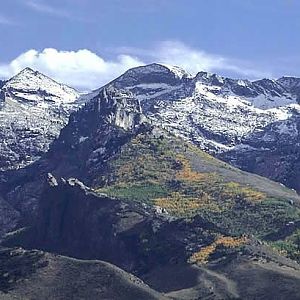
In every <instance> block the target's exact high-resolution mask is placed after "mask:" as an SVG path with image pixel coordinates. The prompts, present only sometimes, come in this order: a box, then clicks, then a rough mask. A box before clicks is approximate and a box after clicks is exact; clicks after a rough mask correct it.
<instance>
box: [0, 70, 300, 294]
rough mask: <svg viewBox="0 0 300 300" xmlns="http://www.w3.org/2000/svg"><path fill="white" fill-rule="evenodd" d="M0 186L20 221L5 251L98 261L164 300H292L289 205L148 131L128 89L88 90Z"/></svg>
mask: <svg viewBox="0 0 300 300" xmlns="http://www.w3.org/2000/svg"><path fill="white" fill-rule="evenodd" d="M168 72H169V71H167V74H168ZM172 76H173V77H172V78H173V79H174V81H175V83H174V84H177V80H178V78H177V77H176V76H177V75H172ZM149 80H150V79H149ZM187 80H189V79H188V78H187ZM172 84H173V83H172ZM184 92H188V91H184ZM144 109H145V108H144ZM149 109H150V108H149ZM155 125H157V126H155ZM49 173H52V174H53V175H54V176H53V175H51V174H49ZM61 177H64V178H65V179H64V178H62V179H59V178H61ZM70 177H76V178H79V179H80V180H81V181H83V182H84V183H85V184H86V185H87V186H88V187H87V186H85V185H84V184H83V183H81V182H80V181H79V180H77V179H74V178H73V179H67V178H70ZM0 183H1V184H0V193H1V194H2V195H3V197H4V200H5V201H6V202H7V203H9V204H10V205H11V206H12V207H13V208H14V209H15V210H17V211H18V212H19V213H20V215H21V216H20V218H19V219H18V221H19V223H18V225H17V227H16V228H15V229H17V231H15V232H11V233H9V234H8V235H7V236H6V239H5V241H4V245H6V246H9V247H12V246H22V247H25V248H26V249H32V248H34V249H42V250H46V251H50V252H52V253H58V254H63V255H68V256H72V257H76V258H80V259H99V260H106V261H108V262H110V263H112V264H115V265H117V266H118V267H120V268H122V269H124V270H125V271H127V272H130V273H133V274H134V275H136V276H138V277H139V278H142V279H143V280H144V281H145V282H146V283H148V284H149V285H150V286H151V287H152V288H153V289H155V290H157V291H159V292H165V293H168V296H170V297H173V298H175V299H185V298H184V297H186V299H194V298H196V299H197V298H201V299H202V298H203V299H205V298H206V299H224V298H225V299H226V298H229V299H230V298H245V299H247V297H248V298H250V299H251V298H257V297H263V298H264V299H273V298H274V295H276V296H278V297H279V298H281V299H285V298H286V297H289V298H295V299H297V297H299V292H298V288H297V286H298V284H299V264H298V263H297V262H295V261H299V251H298V247H299V245H298V241H299V226H300V221H299V220H300V208H299V196H298V195H297V194H296V193H295V192H294V191H292V190H290V189H288V188H286V187H284V186H282V185H280V184H278V183H275V182H272V181H270V180H268V179H265V178H262V177H259V176H257V175H254V174H250V173H246V172H243V171H240V170H238V169H236V168H234V167H232V166H230V165H228V164H226V163H224V162H222V161H219V160H218V159H215V158H213V157H212V156H210V155H208V154H207V153H205V152H203V151H202V150H200V149H199V148H197V147H196V146H195V145H193V144H192V143H190V142H189V141H186V140H184V139H182V137H177V136H175V135H174V134H171V133H170V132H169V130H165V129H163V128H161V127H160V124H159V123H157V124H153V119H151V118H150V120H149V119H148V118H147V117H146V116H145V115H144V114H143V102H142V101H141V99H139V97H136V96H135V95H134V94H133V93H132V92H130V91H128V90H120V89H117V88H116V87H113V86H107V87H105V88H103V89H102V90H100V91H99V93H98V95H97V96H96V97H94V98H93V99H92V100H90V101H89V102H88V103H87V104H86V105H85V106H84V107H82V108H81V109H80V110H79V111H77V112H75V113H74V114H72V115H71V117H70V120H69V123H68V125H67V126H66V127H64V128H63V129H62V131H61V133H60V136H59V137H58V139H57V140H56V141H55V142H54V143H53V144H52V145H51V147H50V149H49V151H48V152H47V153H46V154H45V155H43V157H42V158H41V159H40V160H39V161H37V162H35V163H33V164H31V165H30V166H27V167H26V168H24V169H21V170H13V171H9V172H4V173H2V177H1V182H0ZM21 227H22V228H21ZM287 257H288V258H287ZM289 258H292V259H293V261H292V260H290V259H289ZM166 274H169V275H168V276H167V275H166ZM173 274H180V276H179V277H177V276H173ZM256 278H260V279H261V281H258V280H256ZM270 278H271V279H272V280H273V281H270Z"/></svg>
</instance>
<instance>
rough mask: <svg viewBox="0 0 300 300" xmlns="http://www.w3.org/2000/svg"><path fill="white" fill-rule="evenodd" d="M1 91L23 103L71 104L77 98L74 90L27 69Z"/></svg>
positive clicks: (10, 80) (77, 94) (77, 95)
mask: <svg viewBox="0 0 300 300" xmlns="http://www.w3.org/2000/svg"><path fill="white" fill-rule="evenodd" d="M3 90H4V91H5V92H6V95H7V96H8V97H10V98H14V99H22V100H23V101H24V100H28V101H43V100H46V101H52V102H56V103H72V102H74V101H75V100H76V99H77V98H78V97H79V93H78V92H77V91H76V90H75V89H73V88H70V87H68V86H66V85H64V84H61V83H58V82H56V81H55V80H53V79H51V78H49V77H48V76H46V75H44V74H42V73H40V72H38V71H35V70H32V69H31V68H29V67H27V68H25V69H23V70H22V71H21V72H19V73H18V74H17V75H15V76H14V77H12V78H11V79H9V80H8V81H7V82H6V83H5V85H4V86H3Z"/></svg>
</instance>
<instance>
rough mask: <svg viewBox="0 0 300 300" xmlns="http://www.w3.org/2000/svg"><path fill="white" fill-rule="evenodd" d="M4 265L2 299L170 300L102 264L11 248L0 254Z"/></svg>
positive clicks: (0, 270)
mask: <svg viewBox="0 0 300 300" xmlns="http://www.w3.org/2000/svg"><path fill="white" fill-rule="evenodd" d="M0 265H1V268H0V299H22V300H30V299H45V300H46V299H49V300H50V299H57V300H65V299H99V300H100V299H101V300H104V299H107V300H111V299H120V300H132V299H141V300H142V299H145V300H146V299H147V300H150V299H153V300H154V299H167V298H166V297H164V296H163V295H161V294H159V293H158V292H155V291H154V290H151V289H150V288H149V287H148V286H147V285H145V284H144V283H143V282H142V281H141V280H140V279H138V278H136V277H135V276H133V275H131V274H129V273H126V272H125V271H123V270H121V269H119V268H117V267H116V266H113V265H111V264H109V263H106V262H102V261H95V260H92V261H84V260H78V259H73V258H68V257H64V256H59V255H53V254H50V253H45V252H41V251H35V250H33V251H26V250H22V249H16V248H11V249H9V248H8V249H1V250H0ZM1 292H2V293H1Z"/></svg>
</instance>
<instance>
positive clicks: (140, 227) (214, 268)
mask: <svg viewBox="0 0 300 300" xmlns="http://www.w3.org/2000/svg"><path fill="white" fill-rule="evenodd" d="M257 215H259V212H258V214H257ZM251 224H252V225H250V227H253V228H254V225H253V222H252V223H251ZM235 226H236V227H235ZM239 226H240V224H236V225H233V226H232V227H231V229H228V228H227V227H224V226H223V224H222V223H221V222H219V221H218V222H215V221H214V220H213V219H208V218H207V217H206V216H203V215H201V214H199V215H196V216H194V217H188V218H187V217H184V218H183V217H180V218H173V217H172V216H171V215H169V214H166V212H165V213H161V210H160V209H158V208H153V207H152V206H151V205H145V204H144V203H140V202H136V201H130V200H129V199H127V200H123V201H122V200H118V199H116V198H111V197H108V196H107V195H105V194H99V195H97V194H95V192H93V191H92V190H90V189H89V188H87V187H85V186H84V185H83V184H82V183H80V182H79V181H77V180H75V179H70V180H68V181H64V180H62V181H57V180H56V179H55V178H54V177H51V176H50V177H49V186H48V187H46V189H45V191H44V193H43V195H42V197H41V204H40V208H39V212H38V215H37V219H36V221H35V222H34V224H33V225H32V226H31V227H29V228H27V229H26V228H24V229H22V230H19V231H17V232H14V233H11V234H10V235H9V236H8V239H7V240H6V242H5V243H6V245H10V246H12V245H18V246H20V245H21V246H23V247H25V248H38V249H44V250H48V251H51V252H54V253H61V254H64V255H70V256H73V257H77V258H83V259H89V260H90V259H96V258H97V259H104V260H106V261H109V262H111V263H114V264H116V265H118V266H119V267H122V268H123V269H125V270H127V271H130V272H132V273H134V274H135V275H137V276H139V277H140V278H142V279H143V280H144V281H145V282H146V283H147V284H148V285H150V286H151V287H152V288H153V289H155V290H157V291H159V292H161V293H166V296H168V297H170V298H171V299H195V298H196V299H197V298H200V299H239V298H242V299H255V298H259V297H262V298H264V299H274V297H275V296H276V297H277V299H287V298H288V299H297V298H298V297H299V289H298V288H297V287H298V285H299V280H300V269H299V264H297V263H296V262H294V261H291V260H289V259H286V258H284V257H283V256H282V255H280V254H279V252H277V251H276V250H273V249H272V248H271V247H270V246H269V245H268V243H267V242H260V241H258V240H257V239H256V238H255V237H253V236H252V235H245V234H241V232H240V231H239V230H237V231H238V232H237V233H233V232H232V228H235V229H237V227H239ZM258 226H260V225H258ZM268 226H269V227H268ZM277 226H278V224H277ZM263 227H265V229H264V230H267V231H270V230H272V229H271V226H270V225H268V224H263ZM255 229H256V228H255ZM243 230H245V231H246V230H247V228H245V227H244V228H243ZM249 232H250V230H249ZM94 263H95V261H89V263H88V265H89V266H90V268H92V270H94V268H96V271H95V272H96V273H95V276H96V275H98V276H101V270H98V269H97V266H93V267H92V265H93V264H94ZM23 264H25V265H26V266H28V265H29V269H30V263H27V262H26V260H25V262H24V260H23V258H21V259H20V261H18V262H17V265H21V266H22V265H23ZM9 268H10V267H9ZM81 268H83V271H81ZM65 269H66V270H67V273H64V272H63V270H65ZM78 269H79V270H80V274H82V272H83V274H84V275H83V278H85V277H86V275H85V270H86V269H85V268H84V265H82V264H80V265H79V266H78ZM89 270H90V269H89ZM98 273H100V274H98ZM17 274H18V272H17ZM71 274H72V272H71ZM6 276H8V275H6ZM60 276H61V277H59V278H62V279H63V280H65V281H67V282H68V279H69V278H70V277H69V276H70V271H69V267H68V265H67V266H65V265H63V266H62V271H61V272H60ZM71 278H73V277H71ZM80 278H81V277H80ZM80 278H79V279H80ZM87 278H90V277H87ZM96 278H97V277H96ZM258 279H259V280H258ZM5 282H6V281H5ZM13 282H14V284H15V285H14V288H13V291H14V289H15V290H17V291H24V288H23V283H22V281H21V282H19V281H17V282H15V281H13ZM27 282H28V284H29V286H31V284H32V280H31V279H30V280H29V281H27ZM34 282H35V281H34ZM43 282H44V281H42V283H43ZM84 282H85V281H84ZM88 282H90V280H88ZM81 283H82V282H81V281H79V280H76V281H75V282H73V285H72V286H76V287H77V288H78V286H79V288H80V287H81V286H82V285H81ZM92 283H93V281H92V282H90V284H92ZM101 283H102V281H101V280H100V284H101ZM84 284H85V283H84ZM98 284H99V282H98ZM106 285H107V282H106V281H105V282H104V287H106ZM37 286H38V284H37ZM3 287H4V288H3ZM47 287H48V288H47V289H46V291H47V292H48V293H49V295H55V291H56V289H55V290H54V288H53V285H50V286H48V285H47ZM59 287H60V285H59ZM92 287H93V285H92ZM5 288H6V285H3V284H2V285H1V284H0V289H1V290H2V291H4V292H5ZM67 291H68V289H67ZM84 291H85V290H83V291H82V292H84ZM92 291H93V290H92ZM98 292H99V291H98ZM133 292H134V290H133ZM99 293H100V292H99ZM128 293H129V295H131V294H130V293H131V287H129V288H128ZM63 295H65V294H63ZM100 295H101V294H100ZM132 295H134V293H133V294H132ZM108 299H114V298H109V297H108ZM117 299H118V298H117ZM120 299H122V298H120ZM133 299H134V298H133ZM150 299H151V298H150Z"/></svg>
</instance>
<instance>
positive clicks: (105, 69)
mask: <svg viewBox="0 0 300 300" xmlns="http://www.w3.org/2000/svg"><path fill="white" fill-rule="evenodd" d="M151 62H160V63H165V64H170V65H176V66H180V67H182V68H184V69H185V70H187V71H189V72H190V73H192V74H195V73H197V72H199V71H210V72H224V71H225V72H226V71H228V72H232V73H234V74H237V75H241V76H247V77H263V76H266V75H267V74H265V73H261V72H257V71H256V70H252V69H247V68H246V67H243V66H241V65H239V64H237V63H236V62H234V61H233V60H230V59H228V58H225V57H222V56H219V55H214V54H209V53H206V52H204V51H201V50H198V49H193V48H191V47H188V46H186V45H185V44H183V43H180V42H170V41H167V42H162V43H159V44H158V45H156V46H154V47H153V48H152V49H148V50H145V49H133V48H121V49H119V50H118V51H117V53H116V54H115V57H114V58H113V59H112V60H107V59H104V58H103V57H101V56H99V55H97V54H96V53H93V52H92V51H90V50H87V49H82V50H78V51H60V50H57V49H53V48H47V49H44V50H43V51H37V50H34V49H32V50H28V51H26V52H25V53H22V54H21V55H19V56H18V57H16V58H15V59H13V60H12V61H11V62H9V63H2V64H1V63H0V77H2V78H9V77H11V76H13V75H15V74H16V73H18V72H20V71H21V70H22V69H24V68H25V67H31V68H33V69H35V70H38V71H40V72H42V73H44V74H46V75H48V76H50V77H52V78H54V79H55V80H57V81H59V82H63V83H66V84H68V85H70V86H73V87H76V88H78V89H80V90H91V89H95V88H98V87H100V86H102V85H104V84H105V83H107V82H109V81H110V80H112V79H114V78H116V77H117V76H119V75H121V74H122V73H124V72H125V71H126V70H128V69H129V68H133V67H137V66H141V65H144V64H146V63H151Z"/></svg>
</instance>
